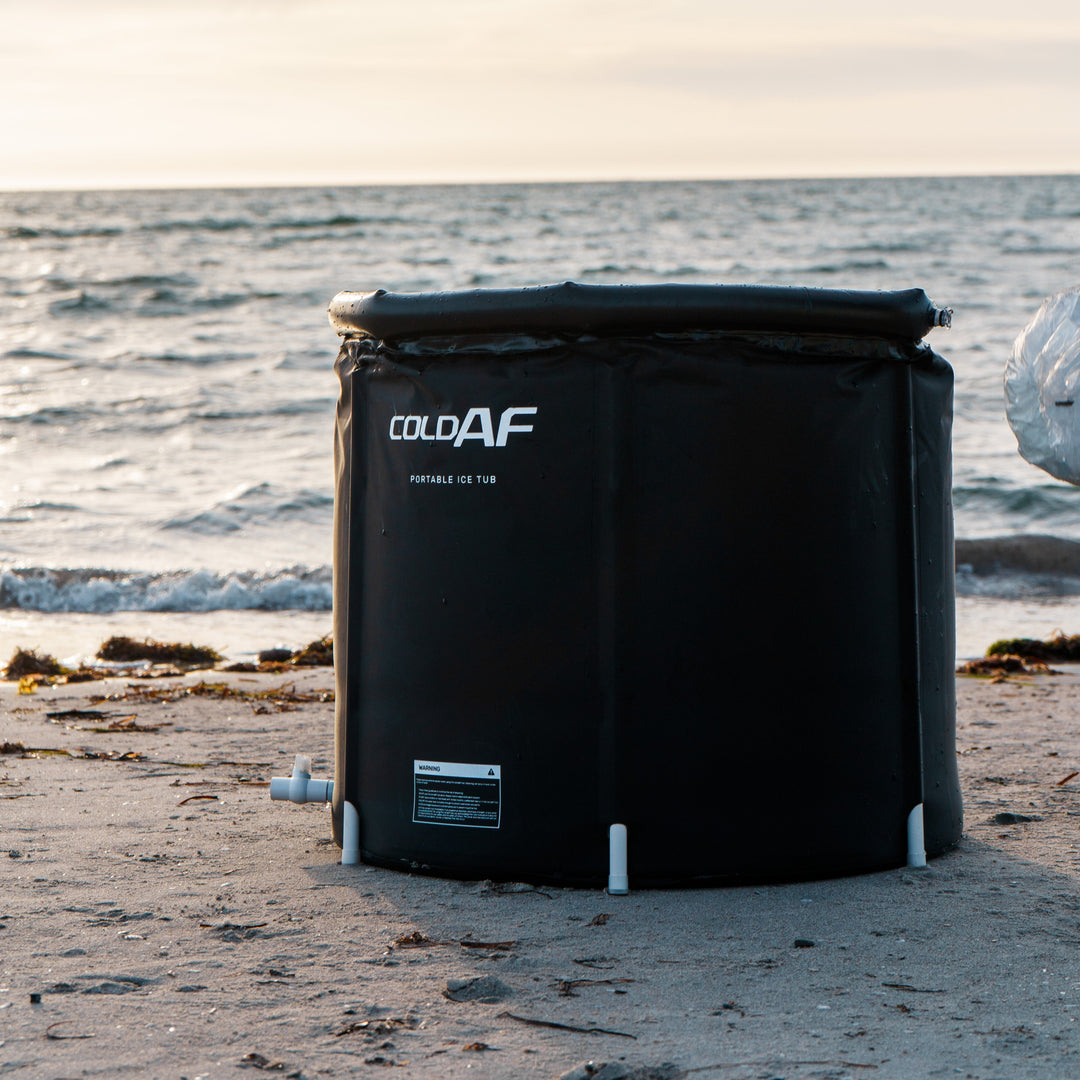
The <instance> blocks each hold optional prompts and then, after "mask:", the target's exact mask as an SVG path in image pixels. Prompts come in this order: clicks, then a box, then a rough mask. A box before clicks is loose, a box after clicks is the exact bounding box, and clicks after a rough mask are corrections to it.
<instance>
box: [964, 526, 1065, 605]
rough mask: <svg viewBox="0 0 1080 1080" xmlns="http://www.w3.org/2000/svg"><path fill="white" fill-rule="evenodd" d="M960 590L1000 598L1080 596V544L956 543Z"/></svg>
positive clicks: (1047, 539) (1033, 538) (1020, 539)
mask: <svg viewBox="0 0 1080 1080" xmlns="http://www.w3.org/2000/svg"><path fill="white" fill-rule="evenodd" d="M956 591H957V594H958V595H960V596H987V597H997V598H999V599H1022V598H1027V597H1053V596H1080V541H1077V540H1068V539H1066V538H1064V537H1061V536H1047V535H1019V536H994V537H988V538H985V539H979V540H957V541H956Z"/></svg>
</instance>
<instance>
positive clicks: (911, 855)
mask: <svg viewBox="0 0 1080 1080" xmlns="http://www.w3.org/2000/svg"><path fill="white" fill-rule="evenodd" d="M907 864H908V866H910V867H913V868H919V867H923V866H925V865H926V839H925V836H924V834H923V804H922V803H919V804H918V805H917V806H916V807H914V809H912V811H911V813H910V814H908V819H907Z"/></svg>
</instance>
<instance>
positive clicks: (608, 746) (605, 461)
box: [593, 358, 626, 843]
mask: <svg viewBox="0 0 1080 1080" xmlns="http://www.w3.org/2000/svg"><path fill="white" fill-rule="evenodd" d="M594 371H597V372H598V375H597V376H596V377H594V398H593V400H594V402H595V408H594V413H595V422H594V433H595V434H594V445H595V453H596V471H597V477H598V482H597V619H596V636H597V683H598V686H599V691H600V695H599V696H600V718H599V721H600V722H599V730H598V737H597V768H598V776H597V784H596V791H597V813H598V817H599V824H601V825H603V826H604V833H603V835H604V838H605V843H606V838H607V826H608V825H610V824H611V823H612V822H613V821H619V820H621V818H620V817H619V809H620V792H619V779H618V762H619V753H618V746H619V725H620V719H621V713H622V709H621V707H620V702H621V699H622V692H621V688H620V674H621V668H622V664H621V651H622V650H621V648H620V632H619V627H620V623H621V621H622V620H621V619H620V610H619V607H620V585H621V584H622V579H623V574H622V572H621V566H622V562H623V559H622V554H623V552H622V550H621V543H620V541H621V540H622V539H623V537H622V535H621V533H622V530H620V528H619V525H620V520H621V518H622V512H621V505H622V503H623V502H624V500H625V481H626V478H625V475H624V472H625V469H624V466H625V462H624V461H623V456H624V453H623V452H624V450H625V447H624V446H623V443H624V441H625V440H624V437H623V432H624V430H625V427H626V421H625V415H624V413H625V409H624V408H623V401H622V398H623V397H624V394H625V388H624V383H625V371H624V366H623V365H622V364H620V363H619V362H618V358H611V359H601V360H599V361H597V362H596V364H595V367H594Z"/></svg>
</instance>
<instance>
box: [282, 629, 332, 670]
mask: <svg viewBox="0 0 1080 1080" xmlns="http://www.w3.org/2000/svg"><path fill="white" fill-rule="evenodd" d="M290 662H291V663H293V664H295V665H296V666H297V667H333V666H334V639H333V638H332V637H331V636H330V635H329V634H327V635H326V637H321V638H319V640H318V641H313V642H311V644H310V645H305V646H304V647H303V648H302V649H298V650H297V651H296V652H294V653H293V656H292V660H291V661H290Z"/></svg>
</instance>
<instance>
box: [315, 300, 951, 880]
mask: <svg viewBox="0 0 1080 1080" xmlns="http://www.w3.org/2000/svg"><path fill="white" fill-rule="evenodd" d="M944 316H945V313H944V312H940V311H938V310H937V309H935V308H934V306H933V305H932V304H931V303H930V302H929V300H928V299H927V298H926V296H925V294H924V293H923V292H922V291H921V290H918V289H913V290H909V291H905V292H894V293H870V292H844V291H832V290H811V289H797V288H770V287H751V286H689V285H663V286H583V285H575V284H565V285H555V286H544V287H538V288H523V289H509V290H497V291H494V290H493V291H472V292H454V293H437V294H411V295H404V294H398V295H395V294H391V293H386V292H382V291H379V292H373V293H341V294H339V295H338V296H337V297H335V299H334V300H333V302H332V304H331V307H330V318H331V322H332V323H333V325H334V326H335V327H336V329H337V330H338V332H339V333H340V334H342V335H343V336H344V342H343V344H342V348H341V352H340V355H339V357H338V361H337V370H338V374H339V376H340V379H341V400H340V405H339V409H338V417H337V441H336V482H337V501H336V511H335V516H336V520H335V532H336V536H335V551H334V635H335V643H334V644H335V659H336V664H337V671H336V678H337V706H336V708H337V717H336V763H335V764H336V771H335V776H336V782H335V784H334V787H333V818H334V834H335V838H336V839H337V841H338V843H341V842H342V830H343V817H344V815H345V813H346V812H347V814H348V817H349V820H350V822H351V824H350V825H349V828H351V829H352V830H353V831H354V832H356V830H357V824H356V823H357V820H358V835H357V836H356V837H354V838H353V840H352V843H356V844H358V847H359V852H360V856H361V858H362V859H363V860H364V861H366V862H370V863H375V864H378V865H383V866H391V867H400V868H403V869H414V870H423V871H430V872H433V873H438V874H446V875H454V876H468V877H482V878H496V879H515V880H527V881H535V882H561V883H566V884H582V885H597V884H603V883H604V882H605V881H608V882H609V884H610V882H611V880H616V881H617V879H618V877H619V875H620V871H619V870H617V869H616V868H615V867H613V866H612V865H610V864H609V858H610V857H612V856H613V855H614V857H615V858H616V861H618V858H619V857H620V853H619V851H616V850H615V849H616V848H621V844H622V842H624V841H625V842H626V844H627V850H628V855H627V856H626V859H627V862H626V866H625V867H624V868H622V870H621V873H622V874H628V876H629V880H630V883H631V884H632V885H634V886H644V885H668V884H680V883H691V882H717V883H721V882H743V881H757V880H784V879H798V878H807V877H821V876H827V875H833V874H844V873H853V872H860V871H870V870H877V869H882V868H887V867H894V866H898V865H902V864H904V863H905V862H906V861H907V862H910V863H911V864H913V865H918V864H919V860H920V856H921V853H922V852H923V851H925V853H928V854H930V855H934V854H938V853H940V852H943V851H945V850H946V849H948V848H949V847H951V846H953V845H954V844H955V843H956V842H957V841H958V839H959V837H960V828H961V805H960V793H959V785H958V780H957V772H956V764H955V757H954V741H955V736H954V722H955V695H954V684H953V662H954V657H955V649H954V603H953V601H954V591H953V590H954V584H953V536H952V511H951V503H950V468H951V463H950V431H951V415H952V371H951V369H950V367H949V365H948V364H947V363H945V361H944V360H942V359H941V358H940V357H939V356H937V355H936V354H935V353H934V352H933V351H932V350H931V349H930V348H929V347H928V346H926V345H925V344H922V343H921V339H922V337H923V335H924V334H925V332H926V331H927V330H928V329H929V328H930V327H931V326H933V325H935V323H938V322H942V321H944ZM353 808H355V811H356V813H353ZM612 825H619V826H625V831H623V830H621V829H617V830H614V831H612V830H611V826H612ZM920 845H921V847H920ZM609 872H610V873H612V874H615V875H616V877H615V879H609ZM623 884H625V883H623Z"/></svg>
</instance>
